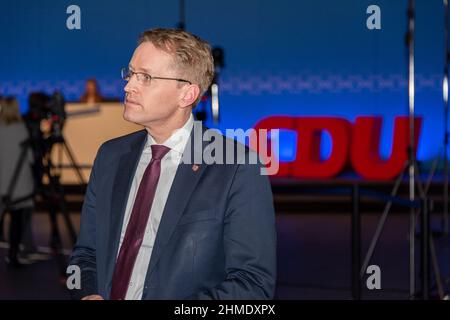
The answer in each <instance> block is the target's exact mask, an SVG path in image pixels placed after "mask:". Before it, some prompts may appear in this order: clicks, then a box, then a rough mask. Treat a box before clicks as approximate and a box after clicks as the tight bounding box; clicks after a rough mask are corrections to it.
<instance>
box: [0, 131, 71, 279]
mask: <svg viewBox="0 0 450 320" xmlns="http://www.w3.org/2000/svg"><path fill="white" fill-rule="evenodd" d="M48 143H50V144H48ZM43 146H48V147H43ZM51 147H52V143H51V142H50V141H43V140H35V139H32V138H29V139H27V140H26V141H25V142H23V143H22V144H21V153H20V157H19V160H18V162H17V164H16V166H15V169H14V173H13V176H12V179H11V181H10V183H9V187H8V192H7V195H6V196H4V197H3V198H2V203H1V208H0V209H1V210H0V220H1V219H3V216H4V214H5V213H6V212H8V211H9V210H10V209H11V206H13V205H14V204H17V203H19V202H22V201H25V200H27V199H30V198H35V197H36V196H40V197H41V198H42V200H43V201H44V203H46V204H47V206H48V212H49V217H50V224H51V235H50V246H51V248H52V250H53V252H54V254H55V255H56V257H57V260H58V265H59V269H60V274H61V276H65V272H66V270H65V269H66V265H67V262H66V261H65V258H64V256H63V254H62V240H61V232H60V230H59V227H58V223H57V212H58V211H60V212H61V214H62V217H63V219H64V222H65V225H66V228H67V230H68V232H69V237H70V241H71V243H72V245H73V244H74V243H75V241H76V232H75V228H74V227H73V225H72V222H71V220H70V217H69V214H68V211H67V205H66V200H65V196H64V190H63V188H62V186H61V184H60V183H59V176H57V175H54V174H53V173H52V172H53V170H54V167H53V164H52V162H51V159H50V151H51ZM33 148H34V150H33V151H34V153H35V154H34V155H35V164H34V165H35V169H36V170H35V177H34V180H35V189H34V192H33V193H32V194H30V195H27V196H26V197H22V198H20V199H12V194H13V191H14V189H15V186H16V182H17V177H19V175H20V172H21V171H22V170H23V167H24V165H25V163H26V158H27V154H28V152H29V151H30V149H33ZM36 150H38V151H36ZM41 155H42V157H41ZM44 178H45V179H46V180H47V184H44V182H43V180H44Z"/></svg>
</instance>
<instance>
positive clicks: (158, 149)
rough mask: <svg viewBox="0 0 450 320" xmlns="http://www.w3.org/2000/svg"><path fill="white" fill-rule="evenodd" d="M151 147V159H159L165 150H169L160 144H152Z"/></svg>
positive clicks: (164, 153)
mask: <svg viewBox="0 0 450 320" xmlns="http://www.w3.org/2000/svg"><path fill="white" fill-rule="evenodd" d="M151 148H152V159H155V160H161V159H162V158H163V157H164V156H165V155H166V153H167V152H169V151H170V148H169V147H166V146H163V145H161V144H153V145H152V146H151Z"/></svg>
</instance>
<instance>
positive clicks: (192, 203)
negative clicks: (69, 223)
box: [70, 130, 276, 299]
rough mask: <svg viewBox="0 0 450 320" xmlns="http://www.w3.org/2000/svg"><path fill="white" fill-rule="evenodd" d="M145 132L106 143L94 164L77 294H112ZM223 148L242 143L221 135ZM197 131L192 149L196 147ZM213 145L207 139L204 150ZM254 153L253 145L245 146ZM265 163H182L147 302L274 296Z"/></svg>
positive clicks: (75, 260) (77, 260)
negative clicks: (134, 177) (126, 208)
mask: <svg viewBox="0 0 450 320" xmlns="http://www.w3.org/2000/svg"><path fill="white" fill-rule="evenodd" d="M146 138H147V132H146V131H145V130H142V131H139V132H135V133H132V134H129V135H127V136H124V137H120V138H117V139H114V140H110V141H108V142H106V143H104V144H103V145H102V146H101V147H100V149H99V151H98V153H97V157H96V159H95V162H94V166H93V170H92V172H91V176H90V180H89V184H88V188H87V191H86V196H85V200H84V204H83V209H82V216H81V227H80V234H79V237H78V241H77V243H76V245H75V247H74V249H73V252H72V255H71V257H70V264H71V265H78V266H79V267H80V269H81V289H79V290H78V289H73V290H70V293H71V296H72V298H75V299H77V298H82V297H84V296H87V295H91V294H100V295H101V296H102V297H103V298H105V299H108V298H109V295H110V290H111V283H112V275H113V271H114V265H115V260H116V257H117V252H118V249H119V240H120V233H121V228H122V223H123V218H124V213H125V206H126V202H127V199H128V193H129V190H130V187H131V182H132V178H133V176H134V173H135V170H136V167H137V164H138V162H139V158H140V155H141V152H142V150H143V147H144V145H145V142H146ZM221 139H222V140H223V142H224V146H225V145H227V144H228V145H229V144H230V143H232V144H234V146H235V145H236V144H237V143H236V142H234V141H233V140H230V139H225V138H224V137H223V136H221ZM192 141H193V134H192V133H191V138H190V140H189V142H188V145H187V147H186V149H185V150H187V148H191V150H193V149H192V148H193V147H192V146H193V145H194V144H193V143H192ZM207 144H208V142H203V143H202V144H201V146H202V148H203V149H204V148H205V147H206V145H207ZM245 153H246V154H247V155H248V153H249V149H248V148H246V149H245ZM260 168H261V165H260V164H237V163H236V164H204V163H203V164H200V165H199V168H198V170H196V171H194V170H193V169H192V164H186V163H181V164H180V165H179V166H178V169H177V172H176V175H175V178H174V181H173V184H172V187H171V190H170V192H169V196H168V199H167V202H166V205H165V208H164V211H163V215H162V219H161V222H160V225H159V229H158V232H157V235H156V240H155V244H154V247H153V251H152V255H151V259H150V263H149V267H148V271H147V275H146V280H145V284H144V291H143V295H142V298H143V299H272V298H273V295H274V289H275V281H276V231H275V216H274V209H273V199H272V192H271V187H270V183H269V179H268V178H267V176H264V175H261V174H260Z"/></svg>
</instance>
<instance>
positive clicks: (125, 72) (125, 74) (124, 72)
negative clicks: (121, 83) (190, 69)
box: [120, 67, 192, 86]
mask: <svg viewBox="0 0 450 320" xmlns="http://www.w3.org/2000/svg"><path fill="white" fill-rule="evenodd" d="M120 73H121V76H122V79H123V80H125V81H129V80H130V79H131V77H132V76H133V75H136V80H137V81H138V82H139V83H140V84H142V85H146V86H148V85H150V83H151V82H152V79H161V80H175V81H181V82H187V83H189V84H192V82H190V81H188V80H184V79H178V78H166V77H154V76H151V75H149V74H148V73H145V72H134V71H132V70H130V68H128V67H123V68H122V69H121V70H120Z"/></svg>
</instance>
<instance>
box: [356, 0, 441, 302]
mask: <svg viewBox="0 0 450 320" xmlns="http://www.w3.org/2000/svg"><path fill="white" fill-rule="evenodd" d="M414 28H415V16H414V0H409V5H408V32H407V34H406V45H407V48H408V112H409V133H410V135H409V146H408V160H407V161H406V162H405V164H404V167H403V170H402V173H401V174H400V175H399V177H398V178H397V180H396V181H395V184H394V187H393V189H392V191H391V196H392V197H395V196H396V195H397V192H398V189H399V187H400V184H401V182H402V180H403V177H404V175H405V173H406V172H408V178H409V201H410V203H411V204H412V203H414V202H415V201H416V194H415V191H416V188H417V190H418V191H419V197H420V199H421V200H422V203H424V204H425V205H424V206H423V208H421V209H422V210H421V214H422V227H423V228H422V230H425V231H424V232H422V234H421V236H422V240H423V241H422V243H423V245H422V270H421V276H422V294H423V297H424V299H427V298H428V270H429V265H428V264H429V261H428V249H430V251H431V259H432V262H433V269H434V273H435V278H436V284H437V287H438V292H439V296H440V298H441V299H443V298H444V290H443V286H442V281H441V275H440V270H439V265H438V261H437V256H436V251H435V247H434V242H433V239H432V238H428V229H427V228H429V224H428V222H429V219H428V205H427V204H428V200H427V199H426V193H427V191H428V187H429V186H428V185H427V187H426V190H424V188H423V187H422V185H421V183H420V176H419V167H418V164H417V159H416V154H415V136H416V134H415V125H414V89H415V87H414ZM391 207H392V201H389V202H387V203H386V206H385V208H384V211H383V214H382V216H381V218H380V220H379V223H378V225H377V228H376V231H375V234H374V236H373V238H372V241H371V243H370V246H369V249H368V252H367V254H366V257H365V259H364V263H363V265H362V268H361V270H360V277H363V275H364V274H365V271H366V269H367V267H368V265H369V262H370V260H371V259H372V256H373V252H374V250H375V247H376V245H377V242H378V240H379V237H380V235H381V231H382V229H383V227H384V223H385V221H386V218H387V215H388V213H389V211H390V209H391ZM419 213H420V211H419V210H418V211H417V212H416V209H415V208H414V207H413V206H411V207H410V215H409V298H410V299H414V298H415V295H416V286H415V281H416V272H415V229H416V219H417V215H418V214H419ZM424 227H425V228H424ZM425 240H426V243H425V242H424V241H425ZM424 243H425V244H424Z"/></svg>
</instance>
